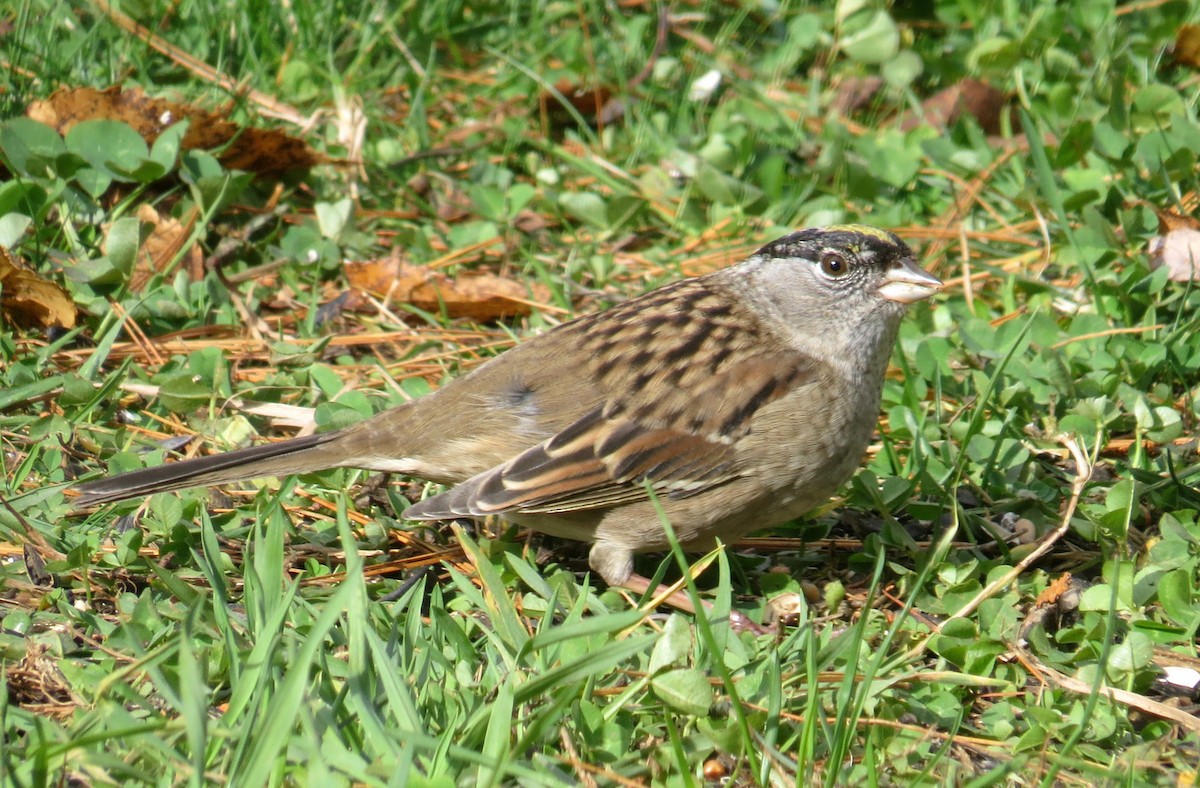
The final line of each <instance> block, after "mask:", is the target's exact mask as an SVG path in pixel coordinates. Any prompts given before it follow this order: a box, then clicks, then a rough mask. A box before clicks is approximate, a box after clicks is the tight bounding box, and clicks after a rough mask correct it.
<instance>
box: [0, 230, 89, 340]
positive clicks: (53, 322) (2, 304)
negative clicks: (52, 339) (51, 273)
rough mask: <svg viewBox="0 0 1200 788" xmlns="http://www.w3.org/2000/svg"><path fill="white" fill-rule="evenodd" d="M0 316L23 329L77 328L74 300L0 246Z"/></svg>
mask: <svg viewBox="0 0 1200 788" xmlns="http://www.w3.org/2000/svg"><path fill="white" fill-rule="evenodd" d="M0 315H2V316H3V317H4V319H5V320H6V321H8V322H10V323H12V324H13V325H15V326H18V327H20V328H30V327H33V326H39V327H41V328H50V327H51V326H58V327H60V328H74V327H75V303H74V302H73V301H71V296H69V295H67V291H66V290H63V289H62V288H61V287H59V286H58V285H57V284H55V283H54V282H51V281H49V280H47V279H43V278H42V277H40V276H38V275H37V274H36V273H34V272H33V271H29V270H26V269H24V268H22V267H21V266H20V264H19V263H18V262H17V258H16V257H14V256H13V254H12V253H11V252H9V251H8V250H7V249H5V248H3V247H0Z"/></svg>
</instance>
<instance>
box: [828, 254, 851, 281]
mask: <svg viewBox="0 0 1200 788" xmlns="http://www.w3.org/2000/svg"><path fill="white" fill-rule="evenodd" d="M821 271H822V272H824V274H825V275H826V276H828V277H832V278H834V279H836V278H838V277H839V276H845V275H846V274H848V273H850V264H849V263H847V262H846V258H844V257H842V256H841V255H840V254H838V253H837V252H826V253H825V254H823V255H821Z"/></svg>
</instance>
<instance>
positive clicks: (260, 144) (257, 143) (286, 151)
mask: <svg viewBox="0 0 1200 788" xmlns="http://www.w3.org/2000/svg"><path fill="white" fill-rule="evenodd" d="M25 114H26V115H28V116H29V117H30V118H33V119H34V120H37V121H40V122H42V123H45V124H46V125H47V126H52V127H53V128H54V129H55V130H56V131H58V133H59V134H66V133H67V131H68V130H70V128H71V127H72V126H74V125H75V124H76V123H81V122H83V121H85V120H96V119H99V118H104V119H108V120H119V121H123V122H125V123H127V124H129V125H130V126H132V127H133V128H134V130H136V131H137V132H138V134H141V135H142V137H143V138H144V139H145V140H146V142H147V144H153V143H154V140H156V139H158V135H159V134H161V133H162V132H163V131H164V130H166V128H167V127H168V126H170V125H172V124H174V123H178V122H179V121H181V120H185V119H186V120H190V121H191V123H190V124H189V125H188V130H187V134H185V135H184V137H183V142H182V148H183V150H194V149H199V150H215V149H217V148H220V149H221V151H220V152H219V153H216V154H215V155H216V157H217V159H218V161H220V162H221V164H222V166H224V167H226V168H228V169H236V170H245V171H246V172H253V173H255V174H256V175H281V174H283V173H285V172H287V171H289V170H293V169H303V168H307V167H311V166H313V165H314V164H321V163H324V162H327V161H328V159H326V158H325V157H324V156H321V155H320V154H318V153H315V152H314V151H312V150H310V149H309V148H308V146H307V145H305V144H304V142H303V141H301V140H298V139H296V138H295V137H289V136H288V135H286V134H284V133H283V132H280V131H274V130H271V129H255V128H242V127H239V126H238V125H236V124H234V123H230V122H229V121H227V120H225V119H224V114H226V113H214V112H209V111H207V110H203V109H200V108H199V107H194V106H191V105H188V104H179V103H176V102H172V101H167V100H165V99H156V98H150V97H149V96H147V95H146V94H145V93H143V92H142V91H141V89H139V88H131V89H129V90H124V89H122V88H121V87H120V86H118V85H114V86H113V87H110V88H107V89H105V90H96V89H94V88H60V89H59V90H56V91H55V92H54V93H53V94H52V95H51V96H50V97H49V98H48V99H45V100H43V101H34V102H33V103H31V104H30V105H29V107H28V108H27V109H26V110H25Z"/></svg>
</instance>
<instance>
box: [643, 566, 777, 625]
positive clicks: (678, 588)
mask: <svg viewBox="0 0 1200 788" xmlns="http://www.w3.org/2000/svg"><path fill="white" fill-rule="evenodd" d="M683 582H684V581H683V578H680V579H679V580H678V581H676V582H675V583H672V584H671V585H669V586H667V585H659V586H655V588H654V590H653V592H652V596H653V599H651V601H650V602H649V604H648V605H647V607H646V612H647V613H650V612H651V611H653V610H654V609H655V608H657V607H659V606H660V605H670V606H671V607H673V608H675V609H676V610H681V611H683V612H684V613H688V614H691V615H695V614H696V606H695V605H693V604H692V598H691V596H690V595H689V594H688V593H687V592H686V591H684V590H683ZM621 587H622V588H625V589H626V590H629V591H632V592H634V593H635V594H639V595H642V596H644V595H645V594H646V592H647V591H649V590H650V580H649V579H648V578H645V577H642V576H641V575H638V574H634V575H630V576H629V578H628V579H627V580H626V581H625V582H624V583H622V584H621ZM700 605H701V607H703V608H704V612H705V613H706V614H707V613H710V612H712V607H713V605H712V602H709V601H708V600H706V599H701V600H700ZM729 625H730V626H731V627H733V630H734V631H735V632H753V633H754V634H755V635H768V634H772V633H773V632H774V628H773V627H764V626H763V625H762V624H758V623H755V622H754V621H751V620H750V619H749V618H748V617H747V616H746V615H745V614H743V613H742V612H740V611H737V610H730V611H729Z"/></svg>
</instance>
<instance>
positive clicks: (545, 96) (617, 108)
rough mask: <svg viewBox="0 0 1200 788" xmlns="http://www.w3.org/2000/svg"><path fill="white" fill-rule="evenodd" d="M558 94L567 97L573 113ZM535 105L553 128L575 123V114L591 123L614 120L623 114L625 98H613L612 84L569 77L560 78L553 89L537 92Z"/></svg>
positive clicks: (603, 122) (556, 128) (604, 123)
mask: <svg viewBox="0 0 1200 788" xmlns="http://www.w3.org/2000/svg"><path fill="white" fill-rule="evenodd" d="M559 96H561V97H562V98H563V99H566V101H567V104H570V105H571V108H572V109H574V110H575V112H574V113H572V112H571V110H570V109H568V108H567V107H565V106H563V103H562V99H560V98H559ZM538 107H539V108H540V109H541V113H542V117H543V118H545V120H546V122H547V124H549V127H550V128H551V129H552V130H554V131H561V130H563V129H565V128H570V127H572V126H574V125H575V117H576V114H577V115H578V116H579V117H581V118H583V119H584V120H585V121H586V122H587V124H588V125H589V126H593V127H595V126H604V125H606V124H609V123H614V122H616V121H617V120H619V119H620V118H621V116H622V115H623V114H625V104H624V102H622V101H620V100H619V99H614V98H613V91H612V89H611V88H608V87H606V86H604V85H597V86H596V87H592V88H587V87H581V86H579V85H576V84H574V83H572V82H571V81H570V80H568V79H560V80H559V81H558V83H557V84H555V86H554V90H553V91H551V90H543V91H542V92H541V94H540V95H539V96H538Z"/></svg>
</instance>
